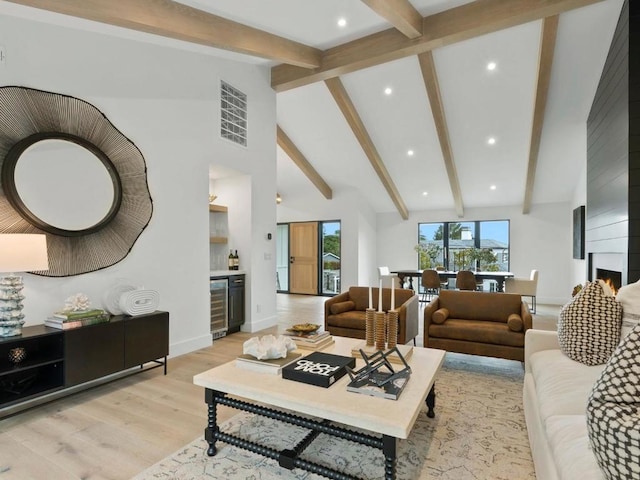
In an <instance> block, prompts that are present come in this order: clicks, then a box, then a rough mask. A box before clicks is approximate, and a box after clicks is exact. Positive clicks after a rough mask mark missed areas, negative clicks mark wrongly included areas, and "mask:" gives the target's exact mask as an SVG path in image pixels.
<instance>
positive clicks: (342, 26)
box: [338, 18, 347, 28]
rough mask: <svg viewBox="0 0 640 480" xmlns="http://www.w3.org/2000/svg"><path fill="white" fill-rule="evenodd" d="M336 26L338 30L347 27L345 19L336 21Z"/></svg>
mask: <svg viewBox="0 0 640 480" xmlns="http://www.w3.org/2000/svg"><path fill="white" fill-rule="evenodd" d="M338 26H339V27H340V28H344V27H346V26H347V19H346V18H339V19H338Z"/></svg>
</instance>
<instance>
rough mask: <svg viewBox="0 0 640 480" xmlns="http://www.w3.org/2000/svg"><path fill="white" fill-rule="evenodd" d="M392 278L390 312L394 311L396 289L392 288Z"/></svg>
mask: <svg viewBox="0 0 640 480" xmlns="http://www.w3.org/2000/svg"><path fill="white" fill-rule="evenodd" d="M394 286H395V285H394V284H393V277H391V310H395V309H396V289H395V288H394Z"/></svg>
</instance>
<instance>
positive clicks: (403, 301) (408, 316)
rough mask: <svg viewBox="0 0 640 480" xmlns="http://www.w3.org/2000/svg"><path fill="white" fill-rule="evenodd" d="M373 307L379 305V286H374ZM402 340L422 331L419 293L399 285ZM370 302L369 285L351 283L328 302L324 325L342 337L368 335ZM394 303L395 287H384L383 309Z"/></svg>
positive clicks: (399, 337)
mask: <svg viewBox="0 0 640 480" xmlns="http://www.w3.org/2000/svg"><path fill="white" fill-rule="evenodd" d="M371 290H372V299H373V308H374V309H376V310H377V309H378V289H377V288H372V289H371ZM394 296H395V307H396V310H398V344H405V343H407V342H409V341H410V340H414V341H415V337H416V336H417V335H418V295H416V294H415V292H414V291H413V290H408V289H405V288H396V289H395V292H394ZM368 306H369V287H349V291H347V292H343V293H341V294H340V295H336V296H335V297H332V298H330V299H328V300H327V301H326V302H324V329H325V330H327V331H328V332H330V333H331V335H337V336H340V337H351V338H365V319H364V317H365V310H366V309H367V307H368ZM390 307H391V289H390V288H383V289H382V309H383V310H384V311H387V310H389V308H390Z"/></svg>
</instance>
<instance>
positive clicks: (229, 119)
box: [220, 82, 247, 147]
mask: <svg viewBox="0 0 640 480" xmlns="http://www.w3.org/2000/svg"><path fill="white" fill-rule="evenodd" d="M220 136H221V137H222V138H226V139H227V140H231V141H232V142H234V143H237V144H238V145H242V146H243V147H246V146H247V96H246V95H245V94H244V93H242V92H241V91H240V90H238V89H236V88H234V87H232V86H231V85H229V84H228V83H226V82H220Z"/></svg>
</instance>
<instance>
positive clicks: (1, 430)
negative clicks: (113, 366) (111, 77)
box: [0, 294, 326, 480]
mask: <svg viewBox="0 0 640 480" xmlns="http://www.w3.org/2000/svg"><path fill="white" fill-rule="evenodd" d="M325 300H326V298H323V297H313V296H303V295H281V294H279V295H278V319H279V328H282V327H286V326H287V325H292V324H294V323H305V322H312V323H322V322H323V313H322V312H323V304H324V301H325ZM276 331H277V329H276V328H275V327H274V328H271V329H268V330H265V331H263V332H259V333H260V334H264V333H275V332H276ZM257 334H258V333H253V334H249V333H243V332H240V333H236V334H233V335H230V336H228V337H224V338H221V339H219V340H216V341H215V342H214V344H213V345H212V346H211V347H208V348H204V349H202V350H198V351H196V352H192V353H189V354H187V355H182V356H180V357H176V358H171V359H169V364H168V370H169V371H168V374H167V375H166V376H164V375H163V374H162V369H160V368H157V369H154V370H150V371H147V372H143V373H141V374H138V375H133V376H131V377H127V378H123V379H120V380H116V381H114V382H112V383H109V384H106V385H102V386H99V387H95V388H93V389H91V390H88V391H85V392H82V393H78V394H75V395H72V396H70V397H66V398H62V399H59V400H56V401H54V402H51V403H48V404H44V405H40V406H37V407H35V408H33V409H31V410H27V411H24V412H22V413H19V414H17V415H14V416H12V417H8V418H5V419H3V420H0V480H9V479H11V480H28V479H33V480H44V479H46V480H58V479H60V480H75V479H87V480H89V479H114V480H115V479H118V480H120V479H128V478H131V477H132V476H134V475H136V474H137V473H139V472H141V471H142V470H144V469H145V468H147V467H149V466H151V465H153V464H154V463H155V462H157V461H158V460H161V459H162V458H164V457H166V456H167V455H169V454H170V453H172V452H174V451H175V450H177V449H179V448H180V447H182V446H184V445H185V444H187V443H189V442H191V441H192V440H193V439H195V438H197V437H198V436H201V435H202V434H203V431H204V427H205V425H206V413H207V411H206V405H205V403H204V392H203V390H202V388H201V387H196V386H195V385H193V383H192V379H193V376H194V375H195V374H197V373H200V372H202V371H205V370H208V369H210V368H213V367H215V366H216V365H220V364H222V363H224V362H227V361H230V360H232V359H234V358H235V357H236V356H237V355H238V354H239V353H242V343H243V342H244V341H245V340H247V339H248V338H250V337H251V336H254V335H257ZM220 412H221V413H220V417H219V418H221V419H222V420H225V419H227V418H229V417H231V416H233V415H234V414H235V413H237V412H236V411H234V410H232V409H224V407H223V409H221V410H220Z"/></svg>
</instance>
